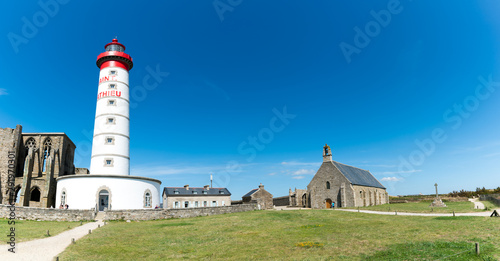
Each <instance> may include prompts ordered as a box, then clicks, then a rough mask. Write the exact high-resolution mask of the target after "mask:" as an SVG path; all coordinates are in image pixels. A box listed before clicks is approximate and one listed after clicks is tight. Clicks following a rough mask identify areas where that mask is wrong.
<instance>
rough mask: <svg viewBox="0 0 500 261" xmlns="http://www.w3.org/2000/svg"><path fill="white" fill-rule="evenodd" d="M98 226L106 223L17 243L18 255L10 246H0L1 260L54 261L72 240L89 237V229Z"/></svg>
mask: <svg viewBox="0 0 500 261" xmlns="http://www.w3.org/2000/svg"><path fill="white" fill-rule="evenodd" d="M98 225H101V226H103V225H104V222H103V221H96V222H90V223H87V224H84V225H82V226H78V227H76V228H73V229H71V230H68V231H65V232H62V233H60V234H58V235H55V236H51V237H48V238H44V239H35V240H32V241H27V242H21V243H17V244H16V249H15V252H16V253H12V252H9V251H8V249H9V248H10V246H9V245H0V260H2V261H9V260H12V261H24V260H26V261H34V260H36V261H45V260H46V261H52V260H54V258H55V257H56V256H57V255H59V254H60V253H62V252H63V251H64V249H66V247H68V246H69V245H70V244H71V239H72V238H74V239H75V240H78V239H79V238H81V237H83V236H85V235H87V234H88V233H89V229H91V230H94V229H96V228H97V227H98ZM4 237H5V236H4ZM5 238H6V237H5Z"/></svg>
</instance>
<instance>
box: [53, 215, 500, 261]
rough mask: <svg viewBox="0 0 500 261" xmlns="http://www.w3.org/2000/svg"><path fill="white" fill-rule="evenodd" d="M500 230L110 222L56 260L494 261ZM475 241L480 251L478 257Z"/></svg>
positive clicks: (250, 220)
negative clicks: (327, 260)
mask: <svg viewBox="0 0 500 261" xmlns="http://www.w3.org/2000/svg"><path fill="white" fill-rule="evenodd" d="M499 231H500V218H489V217H415V216H385V215H372V214H364V213H356V212H354V213H353V212H341V211H330V210H293V211H251V212H244V213H234V214H225V215H218V216H208V217H197V218H187V219H169V220H158V221H143V222H130V223H127V222H123V221H115V222H109V224H108V225H106V226H104V227H102V228H100V229H96V230H94V231H93V233H92V234H91V235H87V236H85V237H84V238H82V239H80V240H78V241H77V242H76V244H75V245H71V246H69V247H68V248H67V249H66V251H65V252H64V253H62V254H61V255H60V259H61V260H170V259H197V260H198V259H210V260H212V259H230V260H257V259H275V260H304V259H306V260H326V259H332V260H437V259H443V258H444V259H443V260H498V259H499V258H500V233H499ZM474 242H479V243H480V246H481V253H482V254H481V256H480V257H479V258H478V257H476V256H475V254H474V251H473V250H474ZM456 254H458V255H456ZM446 258H448V259H446Z"/></svg>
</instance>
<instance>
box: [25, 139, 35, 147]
mask: <svg viewBox="0 0 500 261" xmlns="http://www.w3.org/2000/svg"><path fill="white" fill-rule="evenodd" d="M25 146H26V148H28V149H30V148H33V149H34V148H36V141H35V139H33V138H29V139H28V140H27V141H26V144H25Z"/></svg>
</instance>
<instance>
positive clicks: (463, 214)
mask: <svg viewBox="0 0 500 261" xmlns="http://www.w3.org/2000/svg"><path fill="white" fill-rule="evenodd" d="M335 210H336V211H348V212H358V210H357V209H335ZM359 212H360V213H368V214H379V215H393V216H394V215H396V212H384V211H372V210H360V211H359ZM492 212H493V211H491V212H490V211H485V212H472V213H455V216H475V217H489V216H490V215H491V213H492ZM497 212H498V210H497ZM397 215H398V216H425V217H452V216H453V213H432V214H431V213H407V212H397Z"/></svg>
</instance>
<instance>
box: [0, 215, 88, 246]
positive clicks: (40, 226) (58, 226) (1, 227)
mask: <svg viewBox="0 0 500 261" xmlns="http://www.w3.org/2000/svg"><path fill="white" fill-rule="evenodd" d="M7 222H8V219H0V232H1V235H4V234H5V236H4V238H5V240H1V241H0V244H6V243H7V241H6V240H7V234H9V233H10V228H11V227H12V226H11V225H9V224H8V223H7ZM77 226H80V222H66V221H33V220H16V224H15V225H14V228H15V230H16V231H15V232H16V242H23V241H29V240H32V239H38V238H45V237H47V230H49V233H50V235H51V236H54V235H57V234H59V233H61V232H64V231H66V230H69V229H72V228H75V227H77Z"/></svg>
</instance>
